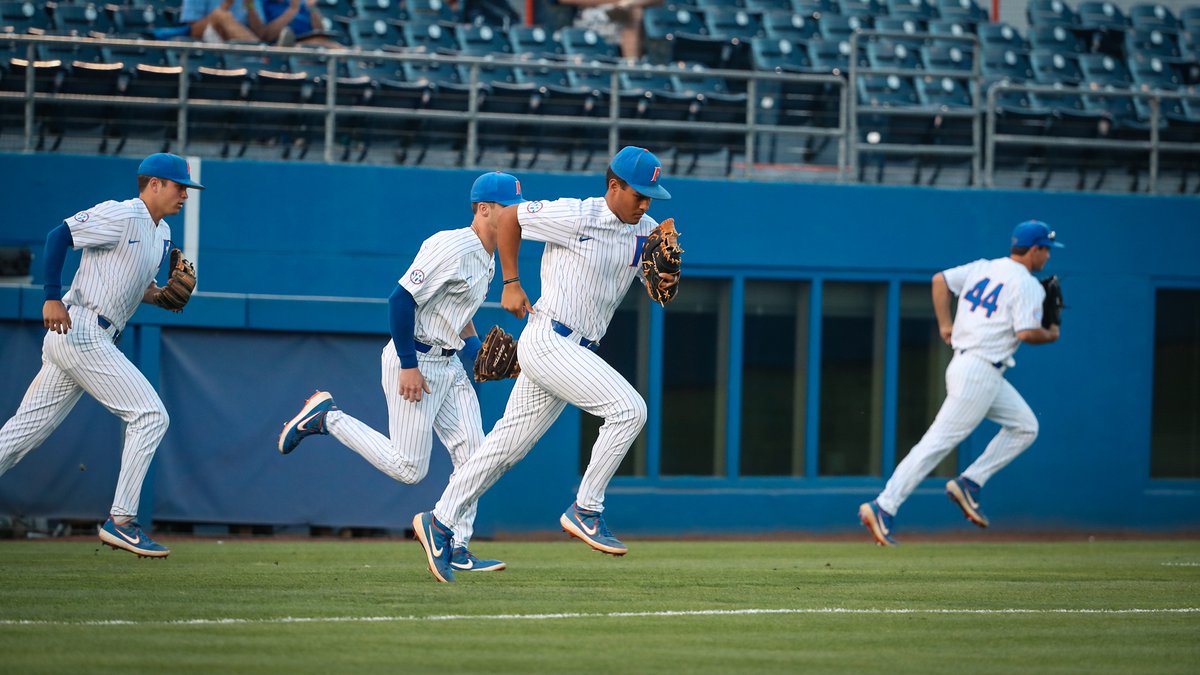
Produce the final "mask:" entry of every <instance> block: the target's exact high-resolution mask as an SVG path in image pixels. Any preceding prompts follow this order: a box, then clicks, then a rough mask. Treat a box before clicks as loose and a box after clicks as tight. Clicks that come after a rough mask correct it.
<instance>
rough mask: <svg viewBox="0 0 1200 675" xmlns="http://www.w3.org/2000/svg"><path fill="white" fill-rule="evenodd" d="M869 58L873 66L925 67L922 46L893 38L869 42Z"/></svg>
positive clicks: (911, 68)
mask: <svg viewBox="0 0 1200 675" xmlns="http://www.w3.org/2000/svg"><path fill="white" fill-rule="evenodd" d="M867 59H868V62H869V63H870V64H871V67H872V68H889V69H893V68H899V69H905V70H920V69H922V68H923V67H924V63H923V62H922V60H921V50H920V48H917V47H913V46H912V45H910V44H906V43H905V42H902V41H897V40H893V39H891V38H880V39H878V40H871V41H870V42H869V43H868V44H867Z"/></svg>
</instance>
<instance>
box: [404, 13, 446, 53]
mask: <svg viewBox="0 0 1200 675" xmlns="http://www.w3.org/2000/svg"><path fill="white" fill-rule="evenodd" d="M414 16H419V15H414ZM401 32H402V33H403V34H404V44H405V45H406V46H408V47H411V48H422V49H424V50H425V51H426V52H428V53H430V54H433V53H437V52H438V51H444V52H455V51H457V50H458V40H457V39H455V37H454V27H453V25H452V24H445V23H441V22H438V21H431V20H428V19H425V18H415V19H413V20H410V21H406V22H404V24H403V25H402V26H401Z"/></svg>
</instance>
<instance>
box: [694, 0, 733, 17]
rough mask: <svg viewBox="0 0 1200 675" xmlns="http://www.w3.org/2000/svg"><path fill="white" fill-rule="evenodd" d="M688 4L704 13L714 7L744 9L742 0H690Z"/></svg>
mask: <svg viewBox="0 0 1200 675" xmlns="http://www.w3.org/2000/svg"><path fill="white" fill-rule="evenodd" d="M688 4H690V5H693V6H695V7H696V8H697V9H699V10H700V11H701V12H703V13H704V14H706V15H707V14H708V12H709V11H710V10H714V9H733V10H745V3H743V2H742V0H691V2H689V3H688Z"/></svg>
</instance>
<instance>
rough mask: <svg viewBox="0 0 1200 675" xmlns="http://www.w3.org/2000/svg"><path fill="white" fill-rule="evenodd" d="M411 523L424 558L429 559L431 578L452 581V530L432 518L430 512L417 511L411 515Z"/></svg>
mask: <svg viewBox="0 0 1200 675" xmlns="http://www.w3.org/2000/svg"><path fill="white" fill-rule="evenodd" d="M412 524H413V532H415V533H416V535H417V541H419V542H421V548H424V549H425V558H426V559H427V560H428V561H429V571H430V572H432V573H433V578H435V579H437V580H438V581H445V582H449V581H454V568H453V567H452V566H451V564H450V542H451V540H452V539H453V538H454V532H452V531H451V530H450V528H448V527H446V526H445V525H444V524H442V523H441V522H440V521H439V520H438V519H437V518H434V517H433V513H432V512H425V513H418V514H417V515H415V516H413V520H412Z"/></svg>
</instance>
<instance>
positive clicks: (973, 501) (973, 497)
mask: <svg viewBox="0 0 1200 675" xmlns="http://www.w3.org/2000/svg"><path fill="white" fill-rule="evenodd" d="M946 496H947V497H949V498H950V501H952V502H954V503H955V504H958V507H959V508H960V509H962V512H963V515H965V516H966V517H967V520H969V521H971V522H972V523H975V524H976V525H978V526H980V527H987V526H988V517H987V516H985V515H983V511H982V510H981V509H980V508H979V485H978V484H976V483H975V481H973V480H971V479H970V478H963V477H962V476H959V477H958V478H955V479H954V480H952V481H950V482H949V483H946Z"/></svg>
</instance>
